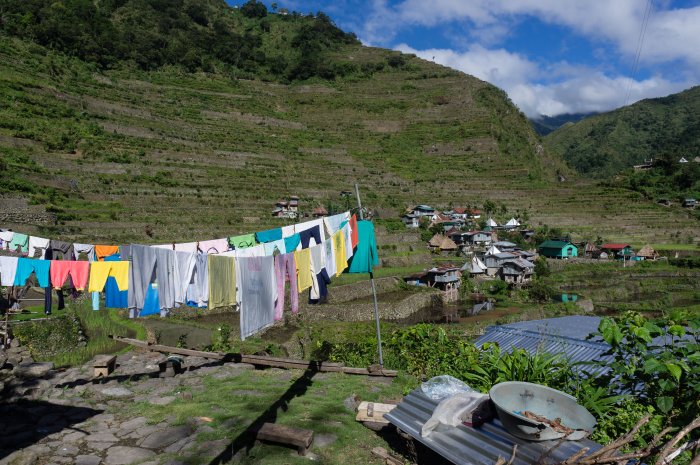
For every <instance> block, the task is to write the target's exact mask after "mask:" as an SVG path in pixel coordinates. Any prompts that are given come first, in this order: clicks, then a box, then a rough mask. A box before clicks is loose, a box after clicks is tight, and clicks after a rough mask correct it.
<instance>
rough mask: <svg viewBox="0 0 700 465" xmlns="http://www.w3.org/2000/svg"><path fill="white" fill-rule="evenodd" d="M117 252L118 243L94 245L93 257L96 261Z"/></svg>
mask: <svg viewBox="0 0 700 465" xmlns="http://www.w3.org/2000/svg"><path fill="white" fill-rule="evenodd" d="M116 253H119V246H118V245H96V246H95V257H96V258H97V260H98V261H100V262H101V261H103V260H104V259H105V257H109V256H110V255H114V254H116Z"/></svg>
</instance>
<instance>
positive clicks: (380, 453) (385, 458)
mask: <svg viewBox="0 0 700 465" xmlns="http://www.w3.org/2000/svg"><path fill="white" fill-rule="evenodd" d="M372 454H374V455H376V456H377V457H379V458H380V459H382V463H383V464H385V465H404V462H403V460H399V459H397V458H395V457H392V456H391V455H389V453H388V452H387V451H386V449H384V448H383V447H375V448H374V449H372Z"/></svg>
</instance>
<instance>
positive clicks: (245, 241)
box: [228, 234, 258, 249]
mask: <svg viewBox="0 0 700 465" xmlns="http://www.w3.org/2000/svg"><path fill="white" fill-rule="evenodd" d="M228 243H229V244H231V245H232V246H233V247H235V248H236V249H244V248H246V247H253V246H254V245H255V244H257V243H258V241H257V240H256V239H255V234H242V235H240V236H231V237H229V238H228Z"/></svg>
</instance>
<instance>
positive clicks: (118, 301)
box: [104, 254, 129, 308]
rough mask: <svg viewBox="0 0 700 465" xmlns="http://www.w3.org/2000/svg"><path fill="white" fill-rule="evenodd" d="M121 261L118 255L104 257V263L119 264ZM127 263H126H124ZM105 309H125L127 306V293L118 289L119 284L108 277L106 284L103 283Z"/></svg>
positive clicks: (114, 279)
mask: <svg viewBox="0 0 700 465" xmlns="http://www.w3.org/2000/svg"><path fill="white" fill-rule="evenodd" d="M119 261H121V256H120V255H118V254H115V255H110V256H109V257H105V262H119ZM126 263H128V262H126ZM128 277H129V276H128V270H127V284H128ZM104 292H105V308H127V307H128V305H129V291H126V290H121V289H119V284H118V283H117V280H116V278H114V276H109V277H108V278H107V282H106V283H105V291H104Z"/></svg>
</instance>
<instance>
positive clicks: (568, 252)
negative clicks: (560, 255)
mask: <svg viewBox="0 0 700 465" xmlns="http://www.w3.org/2000/svg"><path fill="white" fill-rule="evenodd" d="M566 254H567V255H568V256H569V257H570V256H572V255H573V254H574V249H573V248H572V247H567V248H566Z"/></svg>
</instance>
